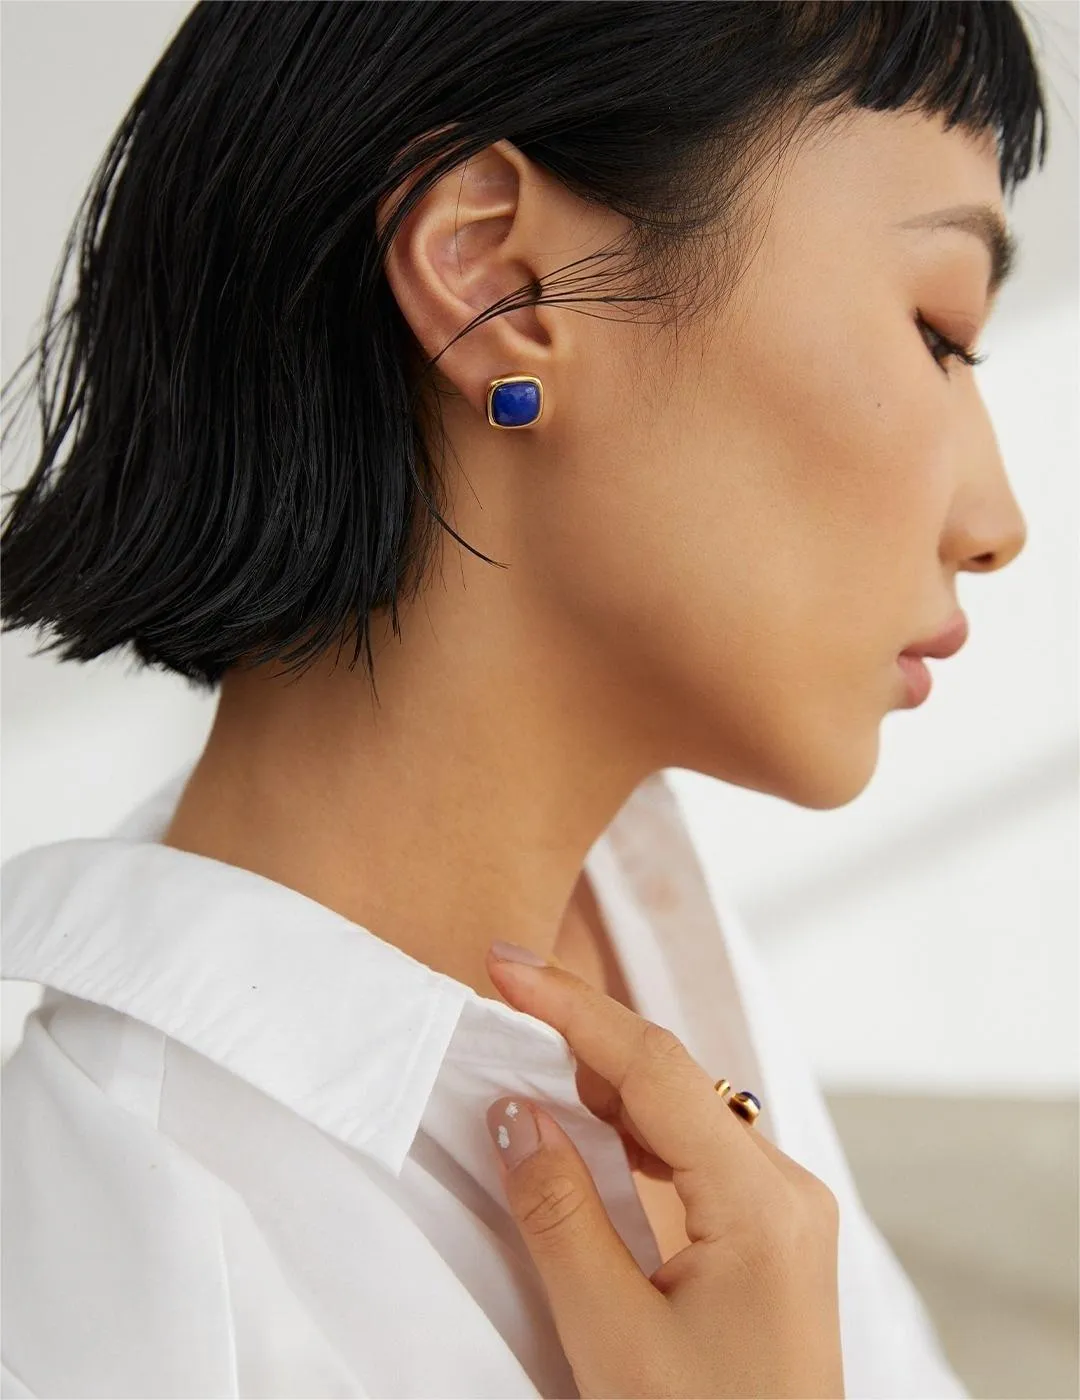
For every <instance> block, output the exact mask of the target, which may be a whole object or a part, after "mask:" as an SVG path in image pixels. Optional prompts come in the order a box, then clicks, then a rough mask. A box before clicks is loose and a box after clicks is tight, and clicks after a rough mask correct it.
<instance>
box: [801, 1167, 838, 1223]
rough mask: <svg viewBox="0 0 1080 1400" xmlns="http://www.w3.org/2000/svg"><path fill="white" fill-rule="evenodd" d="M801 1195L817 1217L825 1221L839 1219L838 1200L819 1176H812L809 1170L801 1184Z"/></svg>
mask: <svg viewBox="0 0 1080 1400" xmlns="http://www.w3.org/2000/svg"><path fill="white" fill-rule="evenodd" d="M801 1195H802V1198H803V1201H804V1203H805V1205H806V1206H807V1207H808V1208H809V1210H810V1212H811V1213H812V1215H813V1216H815V1217H816V1218H817V1219H820V1220H822V1221H825V1222H826V1223H829V1222H832V1221H838V1220H839V1218H840V1202H839V1201H838V1200H837V1199H836V1196H835V1195H834V1194H833V1192H832V1191H831V1190H830V1189H829V1187H828V1186H826V1184H825V1182H824V1181H822V1180H821V1178H820V1177H819V1176H813V1175H812V1174H811V1173H809V1172H808V1173H807V1174H806V1179H805V1181H803V1183H802V1186H801Z"/></svg>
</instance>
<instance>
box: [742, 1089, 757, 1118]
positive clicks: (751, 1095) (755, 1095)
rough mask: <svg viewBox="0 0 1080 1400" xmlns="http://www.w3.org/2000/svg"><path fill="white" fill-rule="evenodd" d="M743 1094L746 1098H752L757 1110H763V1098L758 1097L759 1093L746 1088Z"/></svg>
mask: <svg viewBox="0 0 1080 1400" xmlns="http://www.w3.org/2000/svg"><path fill="white" fill-rule="evenodd" d="M742 1096H743V1098H744V1099H751V1100H752V1101H753V1103H754V1106H755V1108H756V1109H757V1111H758V1112H759V1113H760V1112H761V1100H760V1099H759V1098H758V1096H757V1094H752V1093H751V1092H750V1090H749V1089H744V1090H743V1091H742Z"/></svg>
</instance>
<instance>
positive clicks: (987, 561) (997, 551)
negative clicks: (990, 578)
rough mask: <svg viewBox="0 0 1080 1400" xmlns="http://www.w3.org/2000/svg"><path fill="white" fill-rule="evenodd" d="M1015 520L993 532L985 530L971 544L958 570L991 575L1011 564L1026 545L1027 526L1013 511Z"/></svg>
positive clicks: (1017, 513)
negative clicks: (980, 536) (976, 541)
mask: <svg viewBox="0 0 1080 1400" xmlns="http://www.w3.org/2000/svg"><path fill="white" fill-rule="evenodd" d="M1015 517H1016V518H1015V520H1014V521H1013V522H1012V523H1011V524H1009V525H1008V526H1002V527H1000V528H999V529H997V530H995V531H991V530H989V529H986V530H984V531H983V532H982V538H981V539H980V540H979V542H978V543H975V544H972V545H971V546H970V547H969V549H968V550H967V552H966V553H965V554H964V556H963V557H962V558H961V560H960V568H961V569H962V570H964V572H965V573H970V574H992V573H994V572H995V570H997V569H1003V568H1004V567H1005V566H1006V564H1011V563H1012V561H1013V560H1014V559H1015V558H1016V556H1017V555H1018V554H1019V553H1020V551H1021V550H1022V549H1023V548H1024V545H1025V544H1026V543H1027V524H1026V522H1025V520H1024V517H1023V516H1022V515H1021V514H1020V511H1019V508H1017V510H1016V511H1015Z"/></svg>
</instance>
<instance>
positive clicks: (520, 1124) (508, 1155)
mask: <svg viewBox="0 0 1080 1400" xmlns="http://www.w3.org/2000/svg"><path fill="white" fill-rule="evenodd" d="M487 1125H488V1132H489V1133H490V1134H491V1139H492V1141H493V1142H494V1144H495V1146H496V1147H497V1148H498V1149H499V1155H500V1156H501V1157H502V1159H503V1161H504V1162H505V1164H506V1168H507V1171H513V1169H514V1168H515V1167H516V1166H517V1165H518V1163H519V1162H523V1161H524V1160H525V1158H526V1157H531V1156H532V1154H533V1153H534V1152H535V1151H536V1149H537V1148H538V1147H539V1146H540V1133H539V1131H538V1129H537V1126H536V1119H535V1118H534V1117H533V1114H532V1109H531V1108H530V1107H529V1105H528V1104H527V1103H524V1102H522V1101H521V1100H519V1099H496V1100H495V1102H494V1103H493V1104H492V1105H491V1106H490V1107H489V1108H488V1111H487Z"/></svg>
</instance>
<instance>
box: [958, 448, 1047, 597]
mask: <svg viewBox="0 0 1080 1400" xmlns="http://www.w3.org/2000/svg"><path fill="white" fill-rule="evenodd" d="M987 426H989V425H988V424H987ZM988 447H989V450H987V451H983V452H980V453H979V454H978V470H977V471H973V472H971V473H970V474H969V475H968V477H967V479H966V480H965V482H964V484H963V486H962V488H961V489H960V491H959V492H958V494H957V496H956V497H955V499H954V501H953V510H952V513H951V516H950V528H948V529H947V530H946V533H945V538H944V540H943V541H942V544H943V552H944V553H945V554H946V556H947V557H948V558H949V559H950V561H951V562H952V563H954V565H955V566H956V567H957V568H958V569H961V570H963V571H965V572H966V573H974V574H992V573H994V572H995V571H996V570H998V569H1003V568H1005V566H1006V565H1007V564H1011V563H1012V561H1013V560H1014V559H1015V558H1016V556H1017V555H1018V554H1019V553H1020V552H1021V550H1022V549H1023V548H1024V545H1025V544H1026V543H1027V534H1028V530H1027V521H1026V520H1025V519H1024V516H1023V512H1022V511H1021V510H1020V506H1019V504H1018V502H1017V500H1016V496H1015V495H1014V494H1013V490H1012V487H1011V485H1010V484H1009V478H1008V474H1007V473H1006V470H1005V464H1004V462H1003V461H1002V458H1001V453H1000V451H999V450H998V446H997V442H996V440H995V438H994V434H993V431H992V430H990V432H989V434H988Z"/></svg>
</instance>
